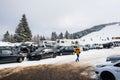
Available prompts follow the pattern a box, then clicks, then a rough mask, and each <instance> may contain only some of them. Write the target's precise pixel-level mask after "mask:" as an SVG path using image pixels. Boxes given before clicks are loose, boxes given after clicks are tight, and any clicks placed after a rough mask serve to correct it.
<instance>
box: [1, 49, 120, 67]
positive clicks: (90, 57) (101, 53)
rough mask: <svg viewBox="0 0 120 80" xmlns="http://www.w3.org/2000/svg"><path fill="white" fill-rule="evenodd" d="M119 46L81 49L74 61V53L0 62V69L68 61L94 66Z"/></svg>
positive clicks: (117, 52)
mask: <svg viewBox="0 0 120 80" xmlns="http://www.w3.org/2000/svg"><path fill="white" fill-rule="evenodd" d="M119 52H120V47H116V48H113V49H99V50H89V51H83V52H82V53H81V54H80V61H79V62H75V59H76V55H65V56H57V57H56V58H48V59H42V60H38V61H27V60H25V61H23V62H22V63H7V64H0V69H3V68H10V67H24V66H35V65H40V64H41V65H42V64H64V63H68V64H69V63H70V64H73V65H81V64H82V65H88V66H93V67H94V66H95V65H97V64H101V63H105V62H106V57H107V56H110V55H116V54H120V53H119Z"/></svg>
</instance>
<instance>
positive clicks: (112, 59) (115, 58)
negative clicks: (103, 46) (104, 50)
mask: <svg viewBox="0 0 120 80" xmlns="http://www.w3.org/2000/svg"><path fill="white" fill-rule="evenodd" d="M119 60H120V55H112V56H108V57H107V59H106V61H110V62H112V63H113V62H116V61H119Z"/></svg>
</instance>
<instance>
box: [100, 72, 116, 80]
mask: <svg viewBox="0 0 120 80" xmlns="http://www.w3.org/2000/svg"><path fill="white" fill-rule="evenodd" d="M100 80H115V77H114V75H113V74H112V73H110V72H103V73H102V74H101V76H100Z"/></svg>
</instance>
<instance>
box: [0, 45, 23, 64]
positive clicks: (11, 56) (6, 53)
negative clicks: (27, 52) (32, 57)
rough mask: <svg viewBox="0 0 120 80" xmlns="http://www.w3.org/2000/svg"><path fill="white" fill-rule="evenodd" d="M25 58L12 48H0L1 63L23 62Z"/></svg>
mask: <svg viewBox="0 0 120 80" xmlns="http://www.w3.org/2000/svg"><path fill="white" fill-rule="evenodd" d="M23 60H24V56H23V55H22V54H18V53H17V52H16V51H15V50H14V49H12V48H10V47H0V63H7V62H19V63H20V62H22V61H23Z"/></svg>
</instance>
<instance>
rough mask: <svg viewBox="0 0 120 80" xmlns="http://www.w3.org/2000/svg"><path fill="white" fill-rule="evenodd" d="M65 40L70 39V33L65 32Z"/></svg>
mask: <svg viewBox="0 0 120 80" xmlns="http://www.w3.org/2000/svg"><path fill="white" fill-rule="evenodd" d="M65 38H66V39H70V34H69V32H68V31H66V32H65Z"/></svg>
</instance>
